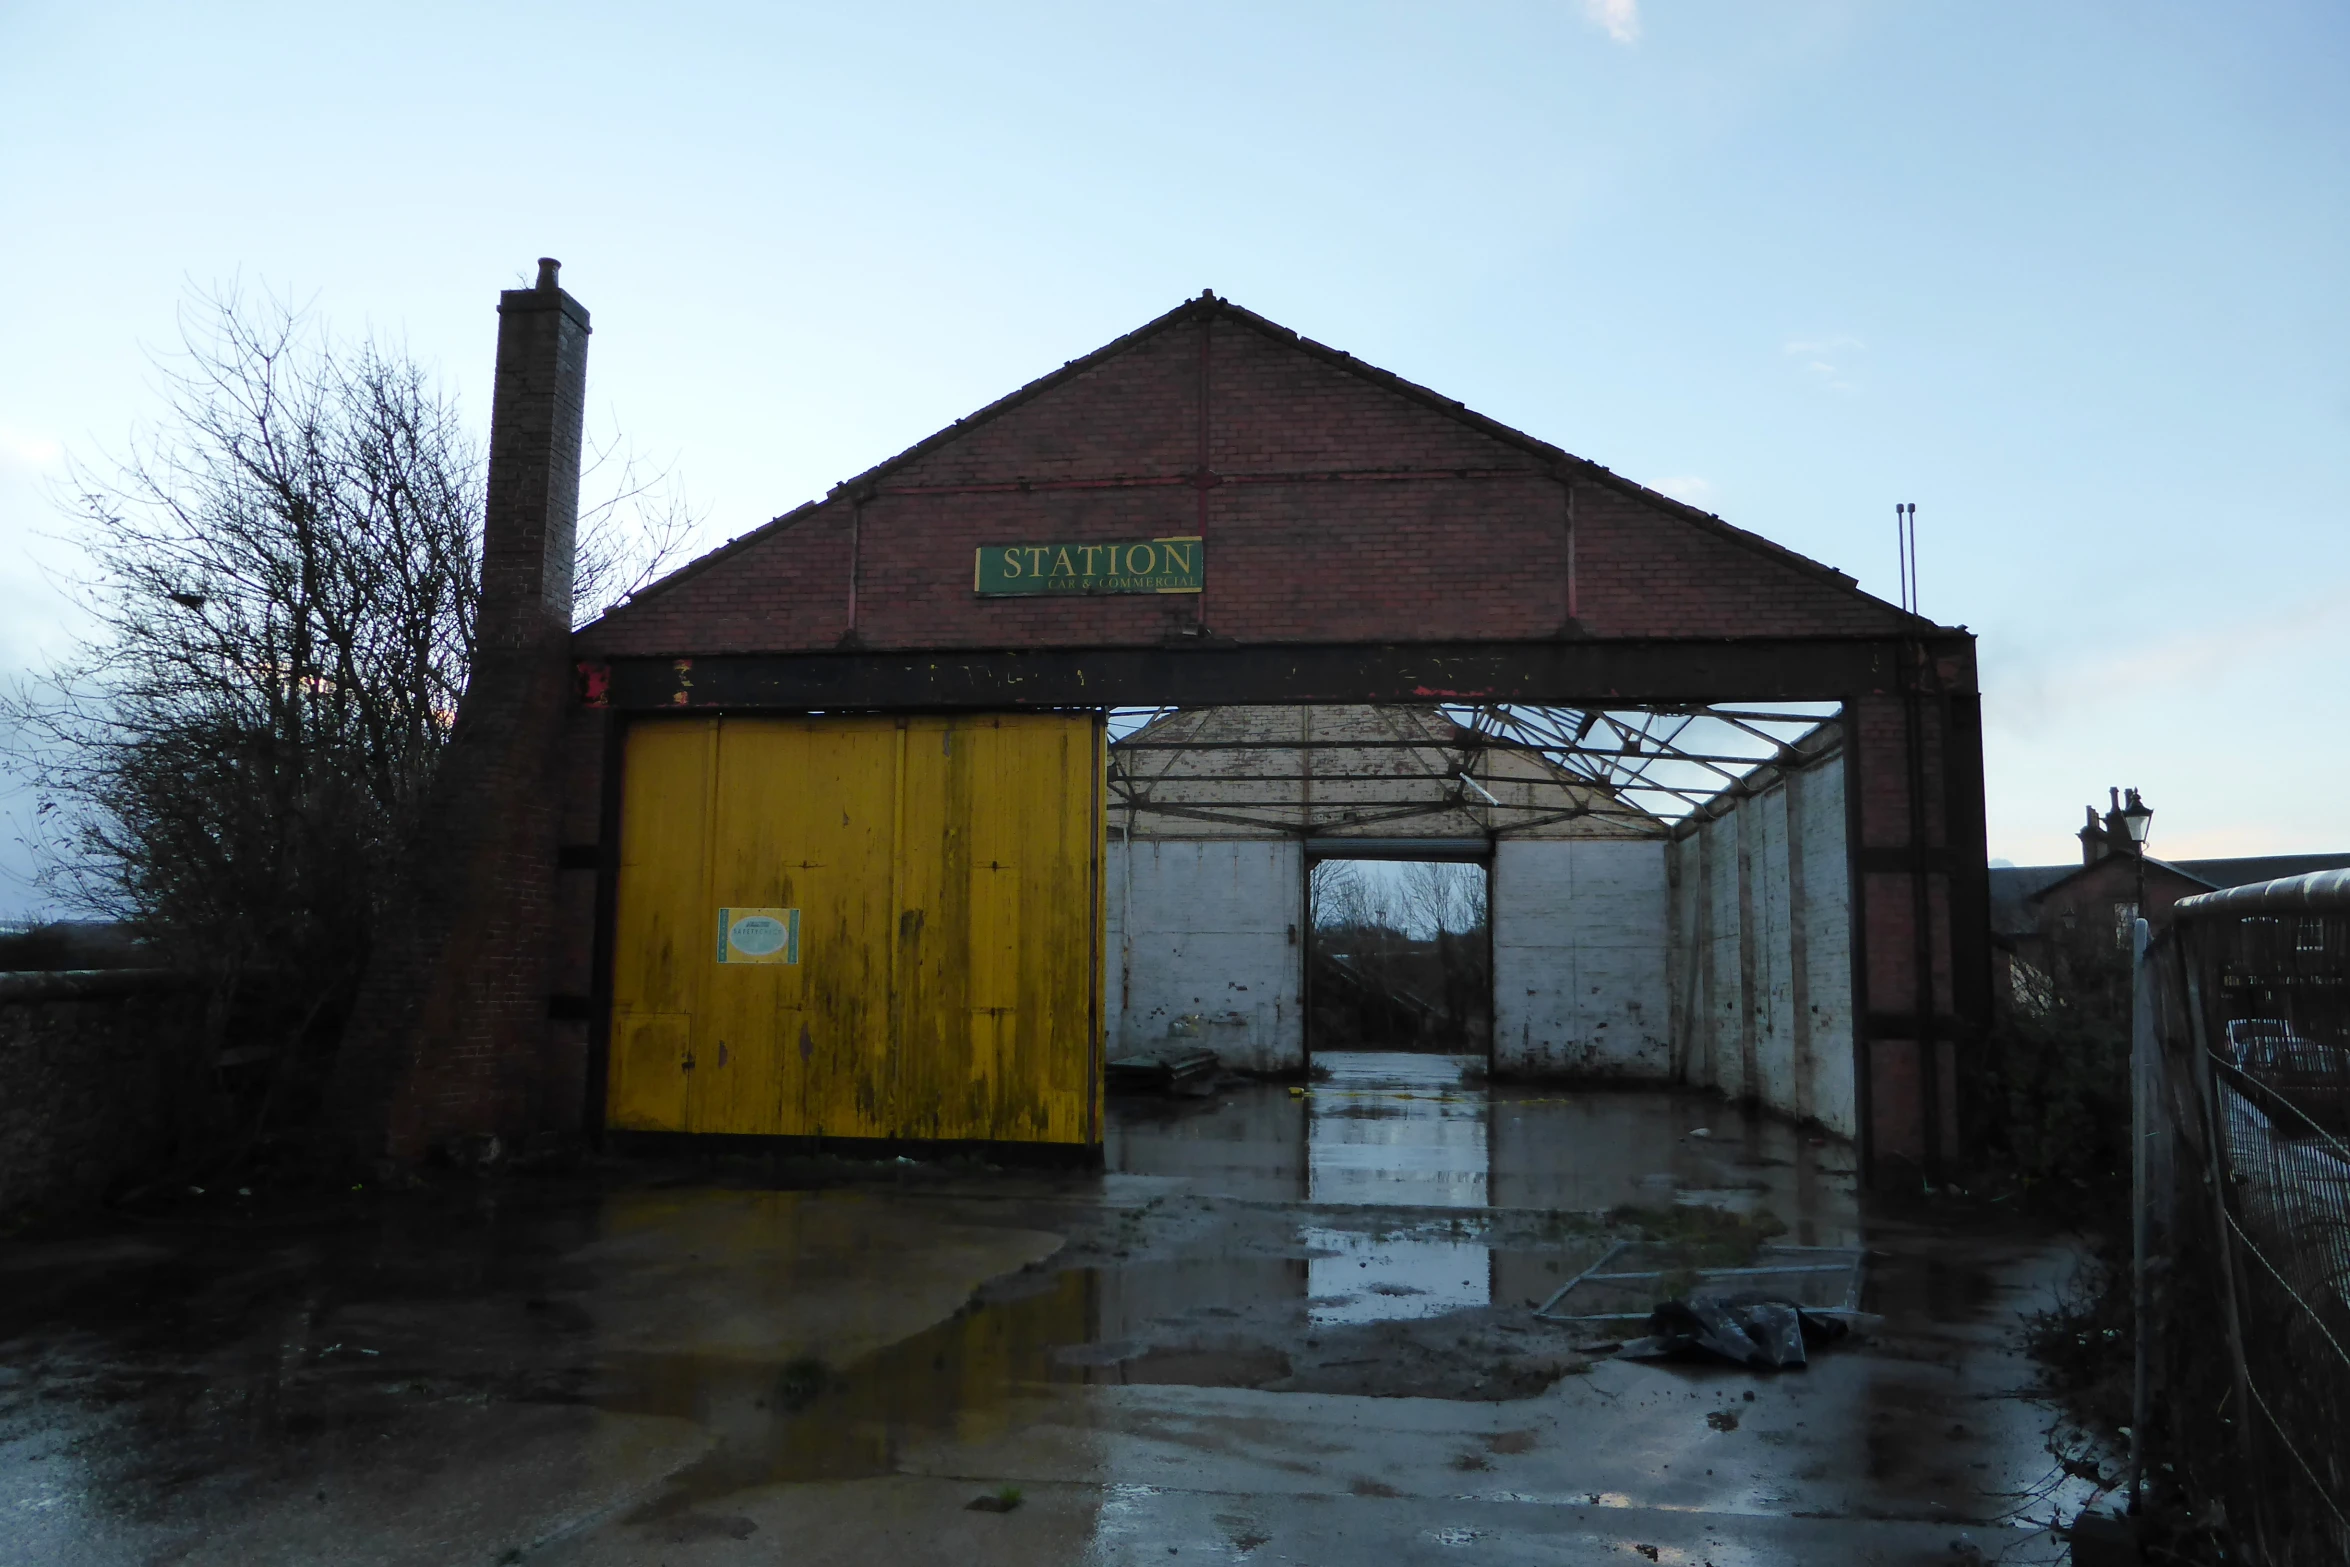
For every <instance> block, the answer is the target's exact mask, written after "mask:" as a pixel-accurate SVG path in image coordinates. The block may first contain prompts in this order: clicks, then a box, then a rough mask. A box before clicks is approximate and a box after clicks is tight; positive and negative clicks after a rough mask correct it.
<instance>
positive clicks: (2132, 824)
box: [2121, 789, 2154, 859]
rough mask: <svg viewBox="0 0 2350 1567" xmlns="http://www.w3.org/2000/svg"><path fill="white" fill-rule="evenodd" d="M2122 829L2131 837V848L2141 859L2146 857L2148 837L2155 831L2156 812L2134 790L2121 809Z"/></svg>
mask: <svg viewBox="0 0 2350 1567" xmlns="http://www.w3.org/2000/svg"><path fill="white" fill-rule="evenodd" d="M2121 819H2122V828H2123V830H2124V831H2126V832H2127V833H2128V834H2129V835H2130V847H2131V849H2132V850H2134V851H2135V852H2136V854H2137V856H2138V858H2140V859H2144V858H2145V857H2146V835H2147V834H2148V833H2149V832H2151V831H2153V830H2154V810H2153V807H2151V806H2149V805H2148V804H2147V803H2146V802H2145V801H2144V800H2141V799H2139V798H2138V791H2137V790H2135V789H2132V790H2131V791H2130V798H2129V800H2128V802H2127V803H2126V804H2124V805H2123V806H2122V808H2121Z"/></svg>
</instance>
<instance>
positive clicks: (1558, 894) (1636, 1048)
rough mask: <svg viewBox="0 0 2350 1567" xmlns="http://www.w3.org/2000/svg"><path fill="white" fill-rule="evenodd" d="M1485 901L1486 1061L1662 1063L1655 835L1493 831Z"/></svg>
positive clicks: (1663, 1009)
mask: <svg viewBox="0 0 2350 1567" xmlns="http://www.w3.org/2000/svg"><path fill="white" fill-rule="evenodd" d="M1492 909H1493V938H1494V939H1493V1064H1494V1069H1495V1070H1496V1071H1498V1072H1502V1073H1538V1074H1539V1073H1576V1074H1591V1075H1595V1076H1601V1077H1614V1078H1623V1079H1627V1080H1643V1079H1645V1080H1652V1081H1662V1080H1663V1079H1665V1078H1666V1077H1668V1076H1669V1075H1670V1073H1671V1067H1672V1062H1671V1053H1670V1043H1669V1042H1670V1038H1671V1033H1670V1030H1671V1020H1670V1006H1669V1003H1668V1000H1667V992H1666V988H1665V949H1666V909H1667V900H1666V894H1665V845H1664V844H1663V843H1661V842H1658V841H1656V840H1653V839H1650V840H1616V841H1610V840H1605V839H1585V840H1582V841H1579V842H1565V843H1541V842H1513V841H1507V840H1505V841H1504V842H1502V843H1501V844H1499V845H1497V846H1496V848H1495V850H1494V860H1493V886H1492Z"/></svg>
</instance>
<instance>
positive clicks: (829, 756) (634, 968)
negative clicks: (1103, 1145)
mask: <svg viewBox="0 0 2350 1567" xmlns="http://www.w3.org/2000/svg"><path fill="white" fill-rule="evenodd" d="M1102 744H1103V734H1102V728H1101V723H1100V719H1099V718H1098V717H1097V716H1094V715H1083V716H1075V717H1072V716H1067V715H1062V714H984V715H979V716H974V717H959V718H929V717H925V718H894V719H893V718H822V719H796V718H795V719H782V718H729V719H669V720H660V721H648V722H645V723H640V724H638V725H636V726H635V727H634V728H633V729H632V730H631V731H630V733H629V738H628V746H627V751H626V760H625V763H624V771H623V775H622V783H621V789H622V793H621V853H620V886H619V901H618V908H617V910H616V932H615V933H616V941H615V945H614V949H613V975H612V990H613V1001H612V1035H611V1041H612V1042H611V1051H610V1058H609V1059H610V1074H609V1094H608V1098H607V1100H606V1118H607V1124H609V1125H610V1126H612V1127H614V1128H616V1129H623V1130H634V1131H672V1132H675V1131H683V1132H749V1133H766V1134H780V1135H790V1136H823V1137H907V1138H926V1139H933V1138H934V1139H963V1138H976V1139H986V1140H991V1141H1005V1142H1048V1143H1078V1144H1091V1143H1096V1142H1099V1141H1100V1125H1101V1118H1100V1101H1099V1095H1100V1085H1101V1073H1100V1070H1099V1060H1098V1057H1099V1041H1100V1038H1101V1030H1100V1026H1099V1021H1098V1019H1099V1008H1100V1003H1099V988H1100V985H1099V980H1100V972H1101V961H1100V952H1101V945H1100V943H1101V873H1100V867H1101V789H1102V775H1103V765H1102V764H1103V758H1102Z"/></svg>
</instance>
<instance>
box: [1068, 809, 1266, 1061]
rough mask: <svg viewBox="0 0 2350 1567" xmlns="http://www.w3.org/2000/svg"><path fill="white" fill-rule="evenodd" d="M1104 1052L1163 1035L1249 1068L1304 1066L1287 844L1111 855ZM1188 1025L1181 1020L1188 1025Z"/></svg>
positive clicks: (1155, 846)
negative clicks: (1183, 1031) (1178, 1032)
mask: <svg viewBox="0 0 2350 1567" xmlns="http://www.w3.org/2000/svg"><path fill="white" fill-rule="evenodd" d="M1106 868H1107V870H1108V872H1109V883H1108V888H1107V891H1108V897H1107V898H1106V899H1105V902H1107V904H1108V906H1109V941H1108V943H1107V948H1108V956H1109V973H1108V975H1107V976H1106V979H1107V988H1106V992H1105V1000H1106V1003H1107V1015H1108V1017H1109V1019H1110V1029H1109V1033H1110V1053H1111V1054H1112V1055H1118V1054H1122V1053H1124V1052H1127V1051H1132V1050H1140V1049H1147V1048H1149V1047H1151V1046H1153V1045H1157V1044H1161V1043H1164V1042H1165V1041H1166V1040H1167V1039H1168V1038H1169V1037H1170V1034H1169V1029H1170V1028H1188V1029H1191V1030H1193V1032H1192V1033H1190V1034H1188V1035H1182V1036H1177V1037H1185V1038H1194V1039H1196V1040H1197V1041H1198V1042H1199V1043H1200V1044H1202V1045H1204V1046H1206V1047H1207V1048H1208V1049H1210V1050H1213V1051H1215V1052H1216V1053H1217V1054H1218V1055H1219V1056H1221V1057H1222V1058H1223V1061H1224V1064H1225V1065H1227V1066H1231V1067H1238V1068H1240V1069H1242V1070H1245V1071H1254V1072H1280V1071H1295V1070H1297V1069H1299V1068H1301V1067H1303V1066H1304V1065H1305V1058H1306V1057H1305V1008H1304V1005H1303V995H1304V987H1305V947H1304V936H1305V931H1304V929H1303V925H1302V923H1301V922H1302V920H1303V918H1304V913H1303V907H1302V905H1303V900H1304V886H1305V882H1304V875H1305V871H1304V861H1303V858H1302V853H1301V850H1300V848H1299V846H1298V845H1297V844H1296V843H1294V842H1286V843H1285V842H1278V841H1266V840H1254V841H1252V840H1245V839H1221V840H1198V839H1149V838H1145V839H1139V840H1137V841H1135V842H1133V843H1113V844H1111V845H1110V846H1109V858H1108V862H1107V867H1106ZM1187 1019H1188V1020H1192V1021H1189V1022H1186V1021H1184V1020H1187Z"/></svg>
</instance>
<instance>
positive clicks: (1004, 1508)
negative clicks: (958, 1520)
mask: <svg viewBox="0 0 2350 1567" xmlns="http://www.w3.org/2000/svg"><path fill="white" fill-rule="evenodd" d="M1019 1505H1020V1488H1019V1487H1018V1486H1016V1485H1007V1486H1000V1487H998V1488H997V1489H995V1490H993V1491H990V1492H989V1493H988V1494H987V1495H985V1496H974V1497H973V1498H971V1500H969V1501H968V1502H965V1503H964V1504H963V1510H964V1511H965V1512H972V1513H1008V1512H1010V1511H1011V1510H1012V1509H1013V1508H1015V1507H1018V1506H1019Z"/></svg>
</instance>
